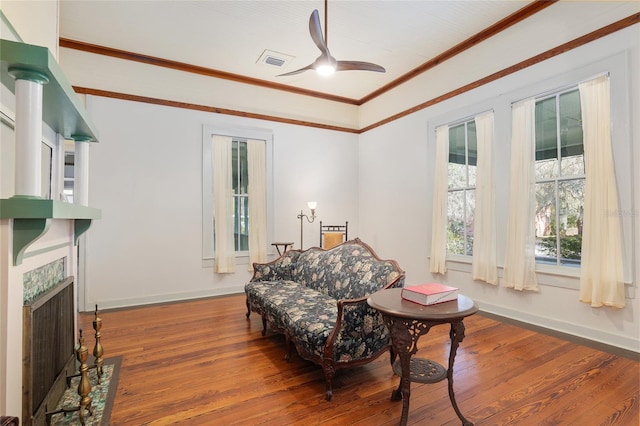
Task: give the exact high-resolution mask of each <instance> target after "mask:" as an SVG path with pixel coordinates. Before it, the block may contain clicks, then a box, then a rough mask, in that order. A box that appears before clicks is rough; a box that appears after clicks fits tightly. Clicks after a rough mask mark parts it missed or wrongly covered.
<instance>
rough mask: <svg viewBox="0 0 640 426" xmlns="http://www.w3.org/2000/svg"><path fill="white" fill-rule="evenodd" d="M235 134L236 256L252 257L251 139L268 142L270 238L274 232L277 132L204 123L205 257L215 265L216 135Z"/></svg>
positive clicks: (233, 214) (232, 150)
mask: <svg viewBox="0 0 640 426" xmlns="http://www.w3.org/2000/svg"><path fill="white" fill-rule="evenodd" d="M214 135H222V136H227V137H230V138H231V152H230V156H231V161H230V163H231V182H230V185H231V190H232V196H231V197H232V199H233V206H232V207H231V209H232V213H231V214H232V216H233V243H231V242H229V247H230V246H231V244H233V245H234V248H233V250H234V251H235V257H237V258H244V259H245V260H239V261H238V262H239V263H243V262H248V261H249V260H248V259H249V235H250V232H251V230H250V226H249V220H250V214H249V208H250V198H249V173H250V171H249V170H250V165H249V147H248V141H250V140H257V141H263V142H264V144H265V163H266V164H265V167H266V205H267V208H266V210H267V230H266V232H267V238H268V240H269V241H270V240H272V239H273V238H272V235H273V232H272V230H273V175H272V170H273V135H272V132H271V131H269V130H261V129H248V128H219V127H214V126H207V125H205V126H204V127H203V136H202V258H203V266H204V267H212V266H213V258H214V255H215V232H214V197H213V193H214V190H213V176H214V165H213V164H214V163H213V136H214Z"/></svg>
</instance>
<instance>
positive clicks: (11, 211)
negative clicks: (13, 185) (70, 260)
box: [0, 197, 102, 266]
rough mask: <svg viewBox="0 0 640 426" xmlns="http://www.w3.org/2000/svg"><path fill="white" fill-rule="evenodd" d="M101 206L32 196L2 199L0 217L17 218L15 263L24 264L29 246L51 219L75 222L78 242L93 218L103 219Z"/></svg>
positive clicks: (14, 235) (14, 248) (45, 229)
mask: <svg viewBox="0 0 640 426" xmlns="http://www.w3.org/2000/svg"><path fill="white" fill-rule="evenodd" d="M101 217H102V213H101V211H100V210H99V209H95V208H92V207H86V206H81V205H78V204H71V203H65V202H63V201H56V200H45V199H40V198H32V197H13V198H5V199H0V219H13V264H14V266H16V265H20V264H21V263H22V258H23V256H24V252H25V250H26V249H27V247H28V246H29V245H30V244H31V243H33V242H34V241H35V240H37V239H38V238H39V237H40V236H41V235H42V234H44V233H45V232H46V231H47V229H48V228H49V225H50V224H51V219H67V220H73V221H74V244H75V243H77V242H78V238H80V235H82V234H83V233H84V232H85V231H86V230H87V229H89V226H91V221H92V220H93V219H100V218H101Z"/></svg>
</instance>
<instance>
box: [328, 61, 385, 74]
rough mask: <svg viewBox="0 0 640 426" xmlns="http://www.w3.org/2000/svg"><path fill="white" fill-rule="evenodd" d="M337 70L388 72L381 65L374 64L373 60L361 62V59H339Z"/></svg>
mask: <svg viewBox="0 0 640 426" xmlns="http://www.w3.org/2000/svg"><path fill="white" fill-rule="evenodd" d="M336 71H375V72H386V70H385V69H384V68H383V67H381V66H380V65H376V64H372V63H371V62H360V61H338V65H337V68H336Z"/></svg>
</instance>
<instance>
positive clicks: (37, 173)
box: [9, 67, 49, 198]
mask: <svg viewBox="0 0 640 426" xmlns="http://www.w3.org/2000/svg"><path fill="white" fill-rule="evenodd" d="M9 74H10V75H11V76H12V77H13V78H15V79H16V82H15V97H16V119H15V140H16V144H15V161H16V162H15V197H21V198H41V197H42V153H41V143H42V86H43V85H44V84H47V83H48V82H49V78H48V77H47V76H46V75H44V74H42V73H40V72H38V71H33V70H27V69H23V68H19V67H10V68H9Z"/></svg>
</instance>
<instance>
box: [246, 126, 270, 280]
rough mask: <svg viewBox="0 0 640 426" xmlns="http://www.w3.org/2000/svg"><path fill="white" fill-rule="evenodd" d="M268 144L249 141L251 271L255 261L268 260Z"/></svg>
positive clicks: (259, 141)
mask: <svg viewBox="0 0 640 426" xmlns="http://www.w3.org/2000/svg"><path fill="white" fill-rule="evenodd" d="M265 151H266V146H265V142H264V141H261V140H253V139H250V140H248V141H247V161H248V163H249V164H248V165H249V167H248V168H249V170H248V171H249V187H248V193H249V268H248V269H249V271H252V270H253V264H254V262H260V263H263V262H266V260H267V170H266V158H265V157H266V156H265Z"/></svg>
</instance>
